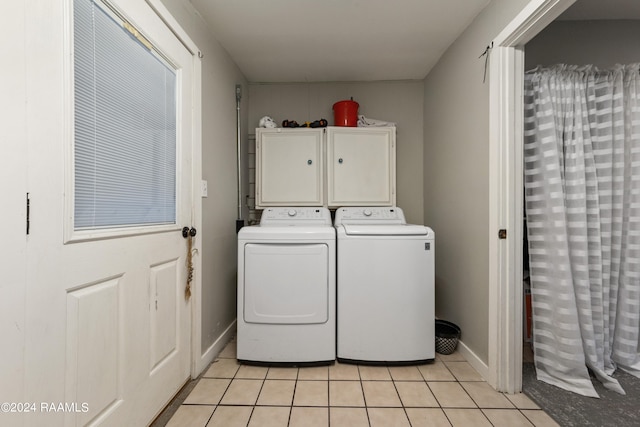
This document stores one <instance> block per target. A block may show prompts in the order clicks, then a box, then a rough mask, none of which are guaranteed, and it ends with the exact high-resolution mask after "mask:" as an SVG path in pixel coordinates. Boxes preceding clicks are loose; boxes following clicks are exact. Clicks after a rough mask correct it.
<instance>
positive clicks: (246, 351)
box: [237, 207, 336, 364]
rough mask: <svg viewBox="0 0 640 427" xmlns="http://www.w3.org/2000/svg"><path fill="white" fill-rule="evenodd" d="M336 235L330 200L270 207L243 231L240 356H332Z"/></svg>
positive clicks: (304, 359) (276, 359) (318, 359)
mask: <svg viewBox="0 0 640 427" xmlns="http://www.w3.org/2000/svg"><path fill="white" fill-rule="evenodd" d="M335 285H336V238H335V228H334V227H333V226H332V223H331V214H330V212H329V210H328V209H326V208H315V207H314V208H310V207H286V208H285V207H283V208H279V207H278V208H268V209H265V210H264V211H263V213H262V218H261V220H260V225H256V226H250V227H244V228H242V229H241V230H240V231H239V233H238V315H237V358H238V360H239V361H241V362H261V363H285V364H304V363H325V362H326V363H332V362H333V361H335V356H336V323H335V318H336V313H335V299H336V295H335Z"/></svg>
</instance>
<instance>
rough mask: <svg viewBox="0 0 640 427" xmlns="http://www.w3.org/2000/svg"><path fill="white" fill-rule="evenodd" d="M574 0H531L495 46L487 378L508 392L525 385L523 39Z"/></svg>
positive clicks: (549, 20) (493, 52) (492, 55)
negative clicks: (501, 234) (503, 235)
mask: <svg viewBox="0 0 640 427" xmlns="http://www.w3.org/2000/svg"><path fill="white" fill-rule="evenodd" d="M575 1H576V0H531V1H530V2H529V4H527V5H526V6H525V8H524V9H523V10H522V11H521V12H520V14H518V16H516V17H515V19H514V20H513V21H511V22H510V23H509V24H508V25H507V26H506V27H505V28H504V30H503V31H502V32H501V33H500V34H498V36H497V37H496V38H495V39H494V40H493V49H492V51H491V68H490V89H489V92H490V94H489V110H490V114H489V117H490V119H489V120H490V124H489V137H490V156H489V158H490V160H489V170H490V171H491V176H490V195H489V203H490V215H489V217H490V218H491V223H490V235H491V236H493V238H491V239H490V244H489V245H490V250H489V261H490V266H491V267H490V273H489V383H490V384H491V385H492V386H493V387H494V388H495V389H496V390H498V391H502V392H506V393H518V392H520V391H521V389H522V339H523V333H522V329H523V328H522V321H523V314H522V313H523V310H522V306H523V298H522V294H523V288H522V241H523V230H522V221H523V216H522V206H523V204H522V203H523V190H522V174H523V164H522V162H523V160H522V159H523V111H524V104H523V98H522V91H523V85H524V71H525V70H524V45H525V44H526V43H527V42H528V41H529V40H531V39H532V38H533V37H534V36H536V35H537V34H538V33H539V32H540V31H541V30H542V29H543V28H545V27H546V26H547V25H549V24H550V23H551V22H552V21H553V20H554V19H556V18H557V17H558V16H559V15H560V14H561V13H562V12H564V11H565V10H566V9H567V8H568V7H569V6H571V5H572V4H573V3H574V2H575ZM501 229H505V230H507V238H506V239H504V240H503V239H498V231H499V230H501Z"/></svg>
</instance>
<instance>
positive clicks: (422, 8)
mask: <svg viewBox="0 0 640 427" xmlns="http://www.w3.org/2000/svg"><path fill="white" fill-rule="evenodd" d="M190 1H191V3H192V4H193V6H194V7H195V8H196V10H198V12H199V13H200V14H201V15H202V17H203V18H204V20H205V21H206V22H207V24H208V25H209V27H210V29H211V31H212V33H213V34H214V36H215V37H216V39H217V40H218V41H219V42H220V44H221V45H222V46H223V47H224V48H225V49H226V50H227V52H229V54H230V55H231V58H232V59H233V60H234V62H235V63H236V64H237V65H238V66H239V67H240V69H241V71H242V73H243V74H244V75H245V76H246V78H247V79H248V80H249V81H250V82H253V83H275V82H326V81H332V82H348V81H376V80H414V79H415V80H421V79H424V78H425V76H426V75H427V74H428V73H429V71H430V70H431V68H432V67H433V66H434V65H435V64H436V63H437V62H438V60H439V59H440V56H441V55H442V54H443V53H444V52H445V51H446V50H447V48H448V47H449V45H451V44H452V43H453V42H454V41H455V39H456V38H457V37H458V36H459V35H460V34H461V33H462V32H463V31H464V29H465V28H466V27H467V26H468V25H469V24H470V23H471V22H472V21H473V19H474V18H475V17H476V16H477V15H478V13H480V12H481V11H482V9H483V8H484V7H485V6H486V5H487V4H488V3H489V2H490V0H393V1H391V0H269V1H265V0H190ZM638 18H640V1H638V0H606V1H605V0H578V1H577V2H576V3H575V4H574V5H573V6H572V7H570V8H569V9H568V10H567V11H566V12H565V13H564V14H562V15H561V16H560V18H559V19H562V20H590V19H638Z"/></svg>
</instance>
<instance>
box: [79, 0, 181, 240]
mask: <svg viewBox="0 0 640 427" xmlns="http://www.w3.org/2000/svg"><path fill="white" fill-rule="evenodd" d="M176 80H177V75H176V71H175V69H174V67H172V66H171V65H170V64H169V62H168V61H166V60H165V59H164V58H163V57H162V56H161V55H160V54H159V53H158V52H156V51H155V50H154V49H153V46H152V45H151V43H150V42H149V41H148V40H147V39H145V38H144V36H142V35H141V34H140V33H139V32H138V31H137V30H136V29H135V28H133V27H132V25H131V24H130V23H128V22H126V21H125V20H123V19H122V18H121V17H120V16H119V15H117V14H116V13H115V12H114V11H113V10H111V9H110V8H109V7H108V6H106V5H105V4H103V3H101V2H99V1H93V0H75V1H74V105H75V107H74V108H75V111H74V113H75V114H74V117H75V119H74V120H75V122H74V135H75V140H74V208H73V213H74V229H75V230H86V229H100V228H115V227H127V226H139V225H157V224H174V223H175V222H176V146H177V144H176V85H177V81H176Z"/></svg>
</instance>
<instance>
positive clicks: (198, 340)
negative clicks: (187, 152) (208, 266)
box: [145, 0, 205, 378]
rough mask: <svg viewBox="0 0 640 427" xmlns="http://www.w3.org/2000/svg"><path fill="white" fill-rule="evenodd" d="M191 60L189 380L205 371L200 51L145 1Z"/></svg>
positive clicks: (151, 0) (157, 3) (158, 6)
mask: <svg viewBox="0 0 640 427" xmlns="http://www.w3.org/2000/svg"><path fill="white" fill-rule="evenodd" d="M145 2H146V3H147V4H148V5H149V7H150V8H151V9H153V11H154V12H155V13H156V14H157V15H158V16H159V17H160V19H161V20H162V21H163V22H164V23H165V25H166V26H167V27H168V28H169V29H170V30H171V31H172V32H173V34H174V35H175V36H176V38H177V39H178V40H180V42H181V43H182V44H183V45H184V47H185V48H186V49H187V50H188V51H189V52H190V53H191V55H192V57H193V87H192V88H191V89H192V91H193V94H192V100H193V114H192V123H191V126H192V131H191V132H192V135H193V141H192V147H191V156H192V157H191V173H192V182H191V184H192V194H193V205H192V207H191V221H192V224H193V225H192V227H194V228H195V229H196V230H198V234H197V235H196V238H195V239H194V242H193V250H194V256H193V282H192V285H191V305H190V306H191V349H190V351H191V356H190V359H191V366H190V369H191V378H196V377H197V376H198V375H199V374H200V372H202V370H203V369H204V368H205V366H204V364H203V361H202V257H201V256H200V254H201V253H202V58H203V55H202V52H201V51H200V49H198V46H197V45H196V44H195V43H194V42H193V40H191V37H189V35H188V34H187V32H186V31H185V30H184V29H183V28H182V27H181V26H180V24H179V23H178V21H177V20H176V19H175V18H174V17H173V15H172V14H171V13H170V12H169V10H168V9H167V8H166V6H165V5H164V4H163V3H162V2H161V0H145Z"/></svg>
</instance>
